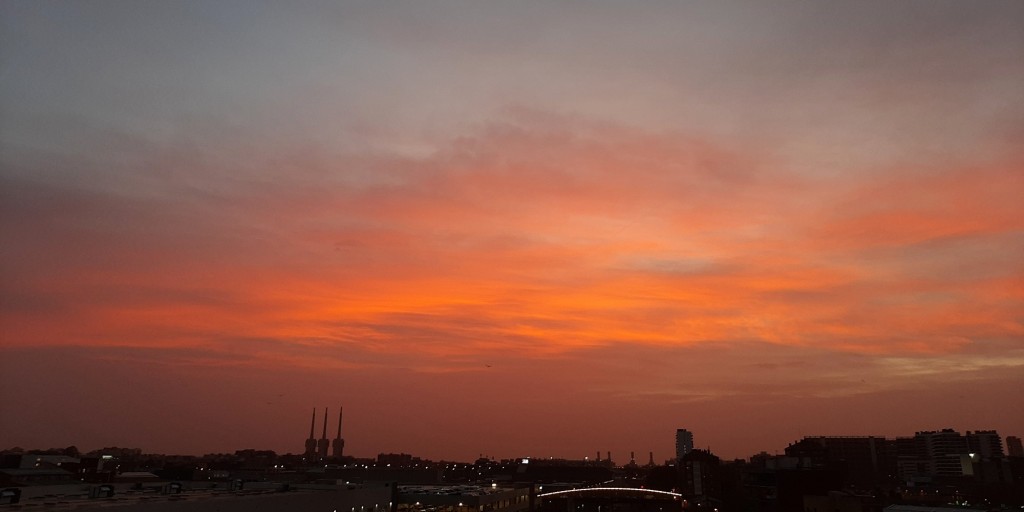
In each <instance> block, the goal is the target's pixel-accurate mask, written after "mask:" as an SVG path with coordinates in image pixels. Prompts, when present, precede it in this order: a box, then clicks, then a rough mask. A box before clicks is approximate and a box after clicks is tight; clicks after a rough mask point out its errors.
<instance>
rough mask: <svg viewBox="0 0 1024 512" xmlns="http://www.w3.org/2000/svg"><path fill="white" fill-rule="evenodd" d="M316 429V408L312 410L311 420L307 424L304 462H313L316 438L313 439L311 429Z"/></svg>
mask: <svg viewBox="0 0 1024 512" xmlns="http://www.w3.org/2000/svg"><path fill="white" fill-rule="evenodd" d="M315 427H316V408H315V407H314V408H313V420H312V421H310V423H309V439H306V452H305V455H306V460H313V459H314V458H315V457H316V438H315V437H313V429H314V428H315Z"/></svg>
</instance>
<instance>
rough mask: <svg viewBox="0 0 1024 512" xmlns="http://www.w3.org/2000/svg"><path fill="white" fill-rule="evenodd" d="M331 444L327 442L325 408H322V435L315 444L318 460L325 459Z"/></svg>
mask: <svg viewBox="0 0 1024 512" xmlns="http://www.w3.org/2000/svg"><path fill="white" fill-rule="evenodd" d="M330 444H331V442H330V441H328V440H327V408H326V407H324V433H323V435H322V436H320V440H319V441H317V443H316V448H317V450H316V451H317V455H319V456H320V459H326V458H327V449H328V448H330Z"/></svg>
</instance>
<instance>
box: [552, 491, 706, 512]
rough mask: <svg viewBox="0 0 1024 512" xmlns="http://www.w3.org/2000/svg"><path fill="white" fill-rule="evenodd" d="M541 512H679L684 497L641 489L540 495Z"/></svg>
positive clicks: (555, 492) (674, 493) (672, 493)
mask: <svg viewBox="0 0 1024 512" xmlns="http://www.w3.org/2000/svg"><path fill="white" fill-rule="evenodd" d="M537 500H538V505H539V507H538V509H539V510H540V511H541V512H678V511H681V510H682V509H683V507H685V506H686V504H687V503H686V500H684V499H683V495H682V494H679V493H677V492H669V491H659V490H657V489H645V488H642V487H641V488H637V487H581V488H578V489H565V490H561V491H551V492H544V493H539V494H537Z"/></svg>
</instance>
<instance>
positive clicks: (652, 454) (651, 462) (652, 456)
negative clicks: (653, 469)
mask: <svg viewBox="0 0 1024 512" xmlns="http://www.w3.org/2000/svg"><path fill="white" fill-rule="evenodd" d="M647 465H648V466H654V452H651V460H649V461H648V462H647Z"/></svg>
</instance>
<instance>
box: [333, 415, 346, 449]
mask: <svg viewBox="0 0 1024 512" xmlns="http://www.w3.org/2000/svg"><path fill="white" fill-rule="evenodd" d="M344 411H345V409H344V408H342V407H339V408H338V436H337V437H335V438H334V445H333V447H332V452H331V455H332V456H333V457H335V458H341V456H342V454H343V453H344V452H345V440H344V439H342V438H341V413H342V412H344Z"/></svg>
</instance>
